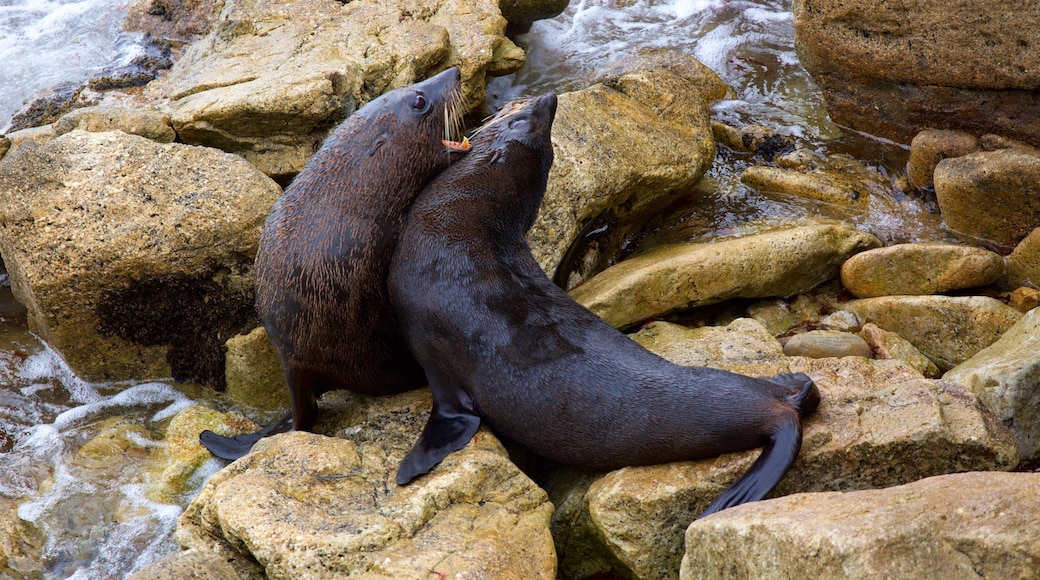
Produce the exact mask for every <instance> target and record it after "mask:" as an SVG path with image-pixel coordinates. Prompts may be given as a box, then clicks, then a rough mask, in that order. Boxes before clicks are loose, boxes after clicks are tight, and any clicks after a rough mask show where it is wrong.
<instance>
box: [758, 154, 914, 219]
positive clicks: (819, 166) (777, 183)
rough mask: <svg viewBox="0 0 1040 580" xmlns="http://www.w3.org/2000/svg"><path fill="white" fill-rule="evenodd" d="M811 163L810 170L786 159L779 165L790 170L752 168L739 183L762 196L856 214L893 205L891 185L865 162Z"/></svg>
mask: <svg viewBox="0 0 1040 580" xmlns="http://www.w3.org/2000/svg"><path fill="white" fill-rule="evenodd" d="M803 158H804V157H799V159H803ZM809 159H811V160H812V161H813V163H812V165H811V166H804V164H802V163H798V164H794V163H792V162H790V161H786V162H785V161H784V158H781V159H778V160H777V163H778V165H788V167H782V166H781V167H767V166H762V165H753V166H751V167H748V168H747V169H745V170H744V172H743V173H741V175H740V181H741V183H743V184H744V185H747V186H748V187H753V188H755V189H758V190H760V191H762V192H766V193H780V194H784V195H792V196H795V197H802V198H805V199H812V200H816V201H821V202H824V203H827V204H832V205H835V206H839V207H842V208H846V209H851V210H857V211H867V210H868V209H870V208H872V207H877V206H884V207H889V206H893V205H894V203H895V202H894V201H893V199H892V195H893V189H892V183H891V182H890V181H889V180H888V179H887V178H886V177H884V176H883V175H881V174H880V173H878V172H877V171H875V170H873V169H870V168H868V167H867V166H866V165H864V164H863V163H862V162H860V161H858V160H856V159H853V158H851V157H848V156H846V155H832V156H830V157H826V158H818V157H815V156H810V157H809ZM794 165H798V166H797V167H795V166H794Z"/></svg>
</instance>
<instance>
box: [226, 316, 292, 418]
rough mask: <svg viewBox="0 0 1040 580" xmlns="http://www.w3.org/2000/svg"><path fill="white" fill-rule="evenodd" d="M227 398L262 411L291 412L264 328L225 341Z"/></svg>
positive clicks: (280, 371) (275, 354) (285, 386)
mask: <svg viewBox="0 0 1040 580" xmlns="http://www.w3.org/2000/svg"><path fill="white" fill-rule="evenodd" d="M226 346H227V355H226V358H225V367H224V368H225V377H226V379H227V391H226V393H227V396H228V398H229V399H231V400H232V401H236V402H237V403H238V404H240V405H246V406H249V407H252V408H256V409H261V410H265V411H276V410H278V409H282V410H286V409H289V408H290V405H291V402H290V401H289V387H288V386H287V385H286V384H285V375H284V374H283V373H282V365H281V362H280V361H279V359H278V351H277V350H275V348H274V345H273V344H271V339H269V338H268V337H267V330H265V329H264V327H263V326H258V327H256V328H254V329H253V330H252V331H251V332H249V334H240V335H238V336H233V337H231V338H229V339H228V341H227V344H226Z"/></svg>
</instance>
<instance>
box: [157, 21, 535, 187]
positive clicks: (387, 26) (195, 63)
mask: <svg viewBox="0 0 1040 580" xmlns="http://www.w3.org/2000/svg"><path fill="white" fill-rule="evenodd" d="M505 26H506V21H505V19H504V18H502V15H501V14H500V12H499V8H498V2H497V0H435V1H432V2H427V3H424V4H422V5H419V4H416V3H415V2H413V1H411V0H389V1H387V0H355V1H353V2H345V3H344V2H338V1H336V0H298V1H296V2H294V3H293V7H292V10H286V9H285V4H284V3H282V2H277V1H272V0H227V2H225V4H224V7H223V10H222V11H221V13H220V17H219V18H218V19H217V21H216V22H215V23H214V25H213V27H212V30H211V32H210V33H209V34H208V35H206V36H205V37H203V38H201V39H199V40H197V41H195V42H194V43H192V44H191V45H190V47H189V48H188V49H187V50H186V51H185V52H184V54H183V56H181V58H180V59H179V60H178V61H177V63H176V64H175V65H174V67H173V69H172V70H171V71H170V74H169V76H168V78H167V79H166V81H165V83H164V85H165V86H164V88H163V91H164V93H165V94H166V95H167V96H168V97H169V99H170V101H169V110H170V117H171V119H172V120H173V125H174V128H176V130H177V133H178V134H179V135H180V137H181V139H182V140H183V141H184V142H186V143H192V144H200V145H209V146H213V147H218V148H220V149H224V150H226V151H234V152H237V153H239V154H241V155H242V156H243V157H245V158H246V159H248V160H249V161H251V162H253V163H254V164H256V165H257V166H258V167H259V168H261V170H263V171H264V172H265V173H267V174H268V175H274V176H287V175H291V174H294V173H296V172H298V171H299V170H300V169H301V168H302V167H303V165H304V164H305V163H306V161H307V159H308V158H310V156H311V154H313V153H314V151H315V150H316V149H317V147H318V145H319V144H320V143H321V141H322V140H323V139H324V138H325V136H326V134H327V132H328V131H329V129H331V128H332V126H334V125H335V124H336V123H337V122H339V121H341V120H343V119H344V118H345V117H346V116H347V114H348V113H349V112H350V111H351V110H352V109H354V108H355V107H359V106H361V105H364V104H365V103H367V102H368V101H370V100H372V99H374V98H375V97H377V96H379V95H380V94H382V93H384V92H386V91H388V90H391V89H394V88H398V87H402V86H405V85H408V84H411V83H414V82H417V81H419V80H422V79H424V78H426V77H428V76H431V75H432V74H434V73H436V72H438V71H440V70H442V69H444V68H447V67H449V66H458V67H459V68H460V69H461V71H462V80H463V97H464V100H465V103H466V106H467V108H469V109H482V108H483V104H484V91H485V84H486V82H487V77H489V76H493V75H501V74H508V73H510V72H513V71H515V70H516V69H517V68H519V67H520V65H521V64H522V63H523V60H524V54H523V51H522V50H521V49H519V48H517V47H516V45H514V44H513V43H512V42H511V41H510V40H509V39H508V38H506V36H505V35H504V30H505Z"/></svg>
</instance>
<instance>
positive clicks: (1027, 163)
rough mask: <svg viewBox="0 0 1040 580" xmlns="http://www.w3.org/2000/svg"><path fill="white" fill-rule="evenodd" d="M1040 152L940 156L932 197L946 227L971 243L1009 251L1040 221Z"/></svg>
mask: <svg viewBox="0 0 1040 580" xmlns="http://www.w3.org/2000/svg"><path fill="white" fill-rule="evenodd" d="M1038 182H1040V155H1034V154H1032V153H1024V152H1022V151H1018V150H1014V149H1002V150H1000V151H980V152H978V153H972V154H970V155H964V156H962V157H956V158H953V159H944V160H943V161H940V162H939V164H938V165H937V166H936V168H935V198H936V201H938V202H939V211H940V212H942V216H943V220H944V221H945V222H946V225H947V227H948V228H949V230H950V231H951V232H953V233H954V234H955V235H957V236H958V237H960V238H962V239H965V240H967V241H968V242H970V243H976V244H982V245H988V246H992V247H993V248H994V249H996V250H999V251H1001V252H1002V253H1005V254H1006V253H1007V252H1010V251H1011V249H1012V248H1014V247H1015V245H1017V244H1018V243H1019V242H1021V241H1022V239H1023V238H1025V237H1026V236H1027V235H1028V234H1029V233H1030V232H1032V231H1033V229H1034V228H1036V227H1037V224H1040V197H1038V196H1037V195H1036V184H1037V183H1038Z"/></svg>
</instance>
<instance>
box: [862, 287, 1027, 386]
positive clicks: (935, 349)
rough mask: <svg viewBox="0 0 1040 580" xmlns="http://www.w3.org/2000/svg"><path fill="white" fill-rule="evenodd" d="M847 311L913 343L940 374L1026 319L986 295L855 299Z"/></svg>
mask: <svg viewBox="0 0 1040 580" xmlns="http://www.w3.org/2000/svg"><path fill="white" fill-rule="evenodd" d="M847 308H848V309H849V310H851V311H853V312H855V313H856V314H857V315H858V316H859V317H860V318H861V319H863V321H864V322H873V323H874V324H877V325H878V326H880V327H881V328H883V329H885V330H888V331H891V332H895V333H897V334H899V335H900V336H902V337H903V338H905V339H906V340H908V341H910V343H911V344H913V345H914V346H915V347H916V348H917V349H918V350H920V351H921V352H922V353H924V354H925V355H926V356H927V357H928V358H930V359H931V360H932V362H934V363H935V364H936V365H938V366H939V368H940V369H941V370H948V369H951V368H953V367H954V366H956V365H958V364H960V363H962V362H964V361H966V360H968V359H969V358H971V357H972V356H974V355H975V354H976V353H978V352H979V351H980V350H982V349H984V348H986V347H987V346H989V345H991V344H993V343H994V342H996V340H997V339H998V338H1000V336H1001V335H1002V334H1004V332H1006V331H1007V330H1008V329H1010V328H1011V327H1012V326H1014V324H1015V323H1016V322H1018V319H1019V318H1021V317H1022V314H1021V313H1020V312H1018V311H1017V310H1015V309H1014V308H1011V307H1010V306H1008V305H1006V304H1004V303H1003V302H1000V301H999V300H995V299H993V298H989V297H986V296H957V297H953V296H884V297H880V298H864V299H862V300H854V301H852V302H850V303H849V304H848V306H847Z"/></svg>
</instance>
